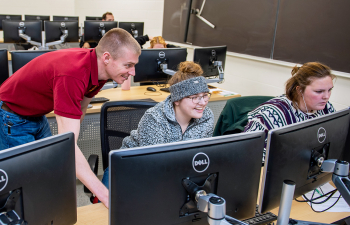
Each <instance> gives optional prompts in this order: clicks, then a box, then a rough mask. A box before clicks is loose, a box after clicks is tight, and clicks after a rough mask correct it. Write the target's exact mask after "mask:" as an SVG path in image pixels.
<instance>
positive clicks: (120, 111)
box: [100, 101, 157, 170]
mask: <svg viewBox="0 0 350 225" xmlns="http://www.w3.org/2000/svg"><path fill="white" fill-rule="evenodd" d="M156 104H157V102H154V101H152V102H151V101H111V102H106V103H104V104H103V106H102V108H101V123H100V129H101V130H100V131H101V132H100V133H101V150H102V166H103V170H105V169H106V168H107V167H108V153H109V151H110V150H116V149H119V148H120V147H121V146H122V142H123V139H124V138H125V137H127V136H129V135H130V132H131V131H132V130H136V129H137V127H138V124H139V121H140V119H141V118H142V116H143V115H144V114H145V112H146V110H147V109H149V108H151V107H153V106H155V105H156Z"/></svg>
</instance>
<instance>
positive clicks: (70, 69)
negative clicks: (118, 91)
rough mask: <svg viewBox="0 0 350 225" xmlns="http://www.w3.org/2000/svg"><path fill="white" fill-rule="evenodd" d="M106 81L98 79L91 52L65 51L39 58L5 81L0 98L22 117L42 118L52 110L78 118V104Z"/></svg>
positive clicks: (79, 113) (91, 95)
mask: <svg viewBox="0 0 350 225" xmlns="http://www.w3.org/2000/svg"><path fill="white" fill-rule="evenodd" d="M105 83H106V81H104V80H103V81H99V80H98V71H97V57H96V52H95V49H77V48H74V49H66V50H59V51H54V52H49V53H46V54H44V55H41V56H39V57H37V58H35V59H33V60H32V61H30V62H29V63H27V64H26V65H25V66H23V67H22V68H21V69H19V70H18V71H17V72H16V73H14V74H13V75H12V76H11V77H10V78H8V79H7V80H6V81H5V82H4V83H3V84H2V85H1V87H0V99H1V100H2V101H4V102H6V104H7V105H8V106H9V108H10V109H11V110H13V111H14V112H15V113H17V114H20V115H22V116H33V117H37V116H42V115H45V114H47V113H49V112H51V111H52V110H54V113H55V114H57V115H60V116H64V117H68V118H72V119H80V117H81V115H82V114H83V113H82V111H81V105H80V102H81V101H82V100H83V98H84V96H86V97H89V98H92V97H93V96H94V95H96V94H97V93H98V91H99V90H100V89H101V88H102V87H103V85H104V84H105Z"/></svg>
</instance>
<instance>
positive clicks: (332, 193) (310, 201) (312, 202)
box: [295, 189, 341, 213]
mask: <svg viewBox="0 0 350 225" xmlns="http://www.w3.org/2000/svg"><path fill="white" fill-rule="evenodd" d="M321 191H322V189H321ZM337 191H338V190H337V189H334V190H332V191H330V192H328V193H326V194H324V195H321V196H319V197H316V198H313V197H314V195H315V192H316V189H315V190H314V191H313V193H312V196H311V199H308V198H307V197H306V196H305V195H303V197H304V198H305V199H306V200H305V201H303V200H297V199H295V201H297V202H309V203H310V207H311V209H312V211H314V212H317V213H321V212H325V211H327V210H329V209H330V208H332V207H333V206H335V204H337V202H338V201H339V199H340V198H341V194H339V197H337V200H336V201H335V202H334V203H333V204H332V205H331V206H329V207H328V208H326V209H324V210H322V211H317V210H315V209H314V208H313V207H312V204H323V203H325V202H327V201H328V200H329V199H330V198H331V197H332V196H333V195H334V194H335V193H336V192H337ZM322 193H323V191H322ZM327 195H329V196H328V197H327V198H326V199H325V200H322V201H321V202H314V201H315V200H317V199H320V198H324V197H326V196H327Z"/></svg>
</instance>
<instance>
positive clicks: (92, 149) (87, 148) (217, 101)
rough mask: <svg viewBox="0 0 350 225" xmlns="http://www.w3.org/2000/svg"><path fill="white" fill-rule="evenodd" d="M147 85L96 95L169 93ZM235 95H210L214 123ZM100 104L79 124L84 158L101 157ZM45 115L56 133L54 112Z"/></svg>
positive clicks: (135, 97)
mask: <svg viewBox="0 0 350 225" xmlns="http://www.w3.org/2000/svg"><path fill="white" fill-rule="evenodd" d="M149 86H152V87H154V88H155V89H156V90H157V91H158V92H150V91H147V90H146V88H147V87H149ZM149 86H133V87H131V88H130V90H129V91H123V90H122V89H121V88H116V89H115V88H113V89H108V90H103V91H101V92H99V93H98V94H97V95H96V97H106V98H109V99H110V101H123V100H141V99H152V100H154V101H156V102H161V101H163V100H164V99H165V98H166V97H167V96H168V95H169V93H167V92H163V91H159V87H156V86H155V85H149ZM160 94H161V95H160ZM235 97H240V95H239V94H237V95H233V96H229V97H224V96H222V95H219V94H213V95H212V97H211V98H210V100H209V103H208V107H209V108H210V109H211V110H212V111H213V113H214V125H215V124H216V121H217V120H218V118H219V116H220V113H221V111H222V109H223V108H224V106H225V104H226V101H227V100H228V99H230V98H235ZM102 105H103V103H94V104H93V107H92V108H90V109H88V110H87V112H86V115H85V118H84V120H83V123H82V124H81V125H80V134H79V139H78V146H79V147H80V149H81V150H82V152H83V154H84V156H85V157H86V158H88V157H89V156H90V155H91V154H98V155H99V156H100V159H102V155H101V144H100V143H101V140H100V112H101V107H102ZM46 116H47V117H48V121H49V124H50V128H51V132H52V134H57V133H58V128H57V123H56V119H55V115H54V113H52V112H51V113H49V114H47V115H46ZM98 171H99V173H98V174H99V175H102V173H103V169H102V163H100V164H99V168H98Z"/></svg>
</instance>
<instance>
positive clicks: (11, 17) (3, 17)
mask: <svg viewBox="0 0 350 225" xmlns="http://www.w3.org/2000/svg"><path fill="white" fill-rule="evenodd" d="M3 20H22V15H0V30H2V21H3Z"/></svg>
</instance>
